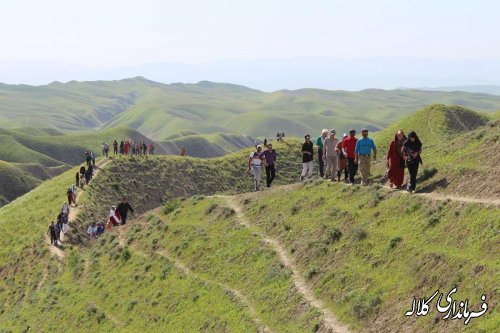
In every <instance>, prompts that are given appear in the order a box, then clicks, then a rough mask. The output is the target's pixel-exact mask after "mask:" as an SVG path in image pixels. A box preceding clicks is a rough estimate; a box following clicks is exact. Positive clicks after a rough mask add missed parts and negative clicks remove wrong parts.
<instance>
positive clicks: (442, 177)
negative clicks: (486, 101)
mask: <svg viewBox="0 0 500 333" xmlns="http://www.w3.org/2000/svg"><path fill="white" fill-rule="evenodd" d="M494 118H495V116H488V115H485V114H481V113H477V112H474V111H471V110H468V109H465V108H462V107H457V106H445V105H432V106H429V107H427V108H424V109H422V110H420V111H418V112H416V113H415V114H413V115H411V116H409V117H407V118H404V119H401V120H400V121H397V122H396V123H394V124H393V125H391V126H389V127H387V128H386V129H384V130H383V131H380V132H378V133H375V134H374V135H373V137H374V139H375V141H376V143H377V144H378V147H379V150H380V151H381V152H383V155H380V156H385V154H386V153H387V150H388V148H389V143H390V141H391V140H392V139H393V138H394V134H395V133H396V131H397V130H398V129H403V130H405V131H406V133H408V132H409V131H410V130H415V131H416V132H417V134H418V135H419V137H420V139H421V141H422V143H423V153H422V158H423V162H424V165H423V167H421V168H420V171H419V172H420V174H421V176H420V185H419V187H420V189H421V190H422V191H424V192H430V191H438V192H443V193H461V194H462V195H469V196H474V197H482V198H498V197H499V196H500V185H499V184H500V178H499V173H498V163H497V161H498V159H499V158H500V155H499V151H500V140H499V139H500V137H499V133H500V131H499V130H500V123H499V121H498V120H495V119H494ZM384 170H385V162H383V161H380V160H379V162H378V164H377V166H376V167H375V170H374V173H375V174H376V178H377V177H381V176H382V175H383V173H384Z"/></svg>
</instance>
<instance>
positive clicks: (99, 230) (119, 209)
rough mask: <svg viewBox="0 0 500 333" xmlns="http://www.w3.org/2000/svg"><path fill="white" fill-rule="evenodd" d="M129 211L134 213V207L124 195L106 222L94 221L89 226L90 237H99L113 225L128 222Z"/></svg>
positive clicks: (112, 209) (113, 207) (88, 233)
mask: <svg viewBox="0 0 500 333" xmlns="http://www.w3.org/2000/svg"><path fill="white" fill-rule="evenodd" d="M129 211H131V212H132V213H134V209H133V208H132V206H131V205H130V204H129V203H128V199H127V197H123V198H122V201H121V202H120V203H119V204H118V205H117V206H116V207H115V206H112V207H111V209H110V211H109V216H108V221H107V222H106V224H104V223H95V222H93V223H91V224H90V225H89V226H88V228H87V235H88V237H89V238H90V239H93V238H97V237H99V236H100V235H102V234H103V233H104V231H105V230H107V231H109V230H111V229H112V228H113V227H117V226H120V225H124V224H125V223H127V215H128V212H129Z"/></svg>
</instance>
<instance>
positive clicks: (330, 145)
mask: <svg viewBox="0 0 500 333" xmlns="http://www.w3.org/2000/svg"><path fill="white" fill-rule="evenodd" d="M338 143H339V139H337V138H336V137H335V130H334V129H332V130H330V136H329V137H328V138H326V139H325V142H324V148H323V157H324V159H325V160H326V172H325V179H328V176H330V179H331V181H332V182H333V181H334V180H335V177H336V176H337V163H338V162H337V151H336V150H335V149H336V147H337V144H338Z"/></svg>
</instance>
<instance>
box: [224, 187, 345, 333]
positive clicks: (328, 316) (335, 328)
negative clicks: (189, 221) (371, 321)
mask: <svg viewBox="0 0 500 333" xmlns="http://www.w3.org/2000/svg"><path fill="white" fill-rule="evenodd" d="M222 198H224V199H225V201H226V203H227V205H228V206H229V207H230V208H232V209H233V210H234V211H235V212H236V216H237V218H238V220H239V221H240V222H241V224H242V225H244V226H246V227H250V228H253V225H252V224H251V223H250V221H249V220H248V219H247V218H246V216H245V214H244V213H243V209H242V206H241V204H240V203H239V202H238V201H237V197H234V196H232V197H222ZM253 229H254V230H255V228H253ZM257 233H258V234H259V236H260V237H261V238H262V239H263V240H264V241H265V242H266V243H268V244H269V245H271V246H272V247H273V249H274V250H275V251H276V253H277V254H278V255H279V257H280V260H281V262H282V263H283V264H284V265H285V266H286V267H287V268H288V269H290V270H291V271H292V278H293V283H294V284H295V287H296V288H297V290H298V291H299V292H300V293H301V294H302V296H304V298H305V299H306V300H307V301H308V302H309V304H311V306H313V307H315V308H316V309H318V310H319V311H320V312H321V313H322V315H323V322H324V325H325V326H326V327H327V328H328V329H329V332H334V333H347V332H349V329H348V327H347V326H345V325H342V324H341V323H340V322H339V321H338V320H337V318H336V317H335V316H334V314H333V313H332V312H331V311H330V309H329V308H327V307H326V306H325V304H324V303H323V301H321V300H320V299H318V298H316V297H315V296H314V293H313V291H312V290H311V289H310V288H309V287H308V285H307V283H306V280H305V278H304V277H303V275H302V274H301V272H300V271H299V269H298V268H297V265H296V264H295V261H294V260H293V258H291V257H290V256H289V255H288V253H287V251H286V250H285V249H284V247H283V246H282V245H281V244H280V242H279V241H277V240H275V239H272V238H270V237H267V236H266V235H264V234H262V233H260V232H259V231H257Z"/></svg>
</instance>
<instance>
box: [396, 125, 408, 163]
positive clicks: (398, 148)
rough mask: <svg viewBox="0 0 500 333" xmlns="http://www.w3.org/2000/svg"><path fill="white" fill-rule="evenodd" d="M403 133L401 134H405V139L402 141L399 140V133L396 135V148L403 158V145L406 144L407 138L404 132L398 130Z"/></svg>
mask: <svg viewBox="0 0 500 333" xmlns="http://www.w3.org/2000/svg"><path fill="white" fill-rule="evenodd" d="M399 131H401V134H403V138H402V139H401V140H399V139H398V133H397V132H396V134H394V148H396V151H397V152H398V154H399V156H400V157H403V153H402V151H401V149H402V148H403V144H404V143H405V142H406V140H407V137H406V135H405V132H403V130H398V132H399Z"/></svg>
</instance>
